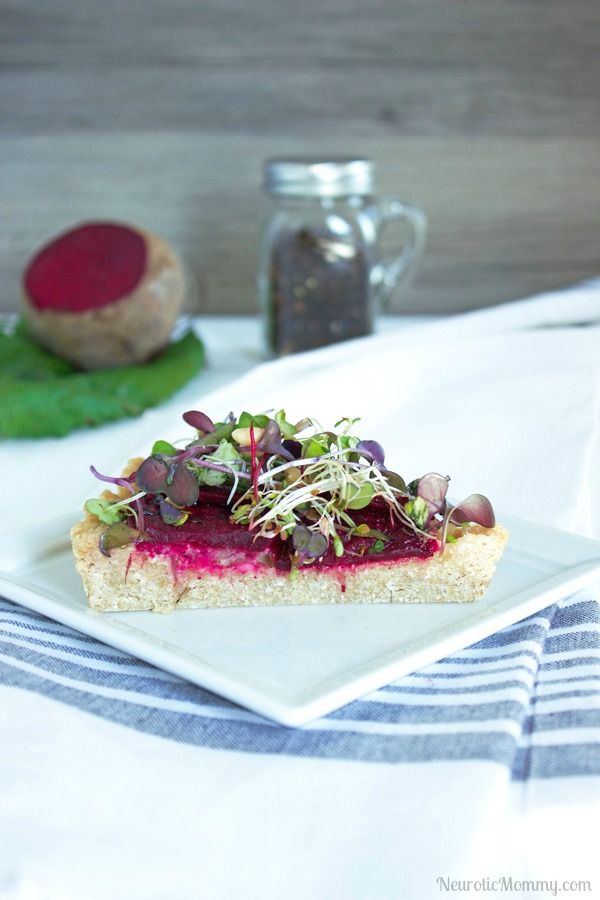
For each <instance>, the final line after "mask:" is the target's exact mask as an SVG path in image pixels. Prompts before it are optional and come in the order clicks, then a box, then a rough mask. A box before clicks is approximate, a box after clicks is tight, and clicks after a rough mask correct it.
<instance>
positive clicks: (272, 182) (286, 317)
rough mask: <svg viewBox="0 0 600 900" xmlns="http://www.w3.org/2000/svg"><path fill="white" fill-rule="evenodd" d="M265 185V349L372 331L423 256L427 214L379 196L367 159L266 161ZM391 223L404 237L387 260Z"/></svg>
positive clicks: (261, 272) (286, 349) (261, 285)
mask: <svg viewBox="0 0 600 900" xmlns="http://www.w3.org/2000/svg"><path fill="white" fill-rule="evenodd" d="M264 189H265V194H266V202H267V208H266V211H265V216H264V221H263V226H262V233H261V244H260V251H259V265H258V294H259V304H260V310H261V313H262V316H263V320H264V325H265V341H266V351H267V355H270V356H282V355H285V354H289V353H297V352H299V351H301V350H310V349H314V348H316V347H321V346H323V345H325V344H331V343H335V342H338V341H343V340H348V339H350V338H355V337H360V336H363V335H367V334H371V333H372V331H373V328H374V321H375V316H376V314H377V313H378V312H380V311H387V310H390V309H391V308H392V306H393V305H394V302H395V300H396V299H397V297H398V295H399V293H400V288H401V287H402V286H404V285H406V283H407V282H408V280H409V278H410V277H411V275H412V274H413V273H414V271H415V269H416V267H417V265H418V263H419V261H420V259H421V257H422V255H423V250H424V246H425V239H426V234H427V220H426V218H425V215H424V213H423V212H422V211H421V210H420V209H419V208H418V207H415V206H412V205H410V204H408V203H405V202H403V201H402V200H400V199H398V198H395V197H379V196H377V193H376V185H375V165H374V163H373V161H372V160H371V159H368V158H366V157H328V158H310V157H297V158H293V157H287V158H280V159H269V160H267V161H266V162H265V164H264ZM393 224H400V225H401V227H400V228H399V231H400V233H401V235H402V241H401V242H400V246H399V247H398V250H397V252H395V253H394V254H392V255H391V256H389V257H388V256H387V255H384V254H383V252H382V249H381V243H382V242H381V236H382V234H383V233H384V231H385V232H387V230H388V228H390V227H391V226H392V225H393ZM390 233H391V229H390Z"/></svg>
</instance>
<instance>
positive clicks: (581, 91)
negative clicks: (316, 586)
mask: <svg viewBox="0 0 600 900" xmlns="http://www.w3.org/2000/svg"><path fill="white" fill-rule="evenodd" d="M599 37H600V7H599V4H598V2H597V0H372V2H368V0H302V2H298V0H95V2H91V0H43V2H39V0H1V2H0V79H1V80H0V279H1V280H0V309H2V310H10V309H16V308H17V306H18V298H19V278H20V273H21V271H22V268H23V266H24V264H25V262H26V260H27V259H28V257H29V256H30V254H31V253H33V252H34V250H35V249H36V248H37V247H38V246H40V244H41V243H42V242H44V241H45V240H46V239H47V238H48V237H49V236H51V235H53V234H55V233H56V232H58V231H60V230H62V229H64V228H67V227H69V226H71V225H73V224H75V223H76V222H79V221H82V220H85V219H90V218H113V219H121V220H127V221H131V222H136V223H138V224H140V225H143V226H145V227H148V228H151V229H153V230H155V231H157V232H159V233H161V234H163V235H164V236H165V237H167V238H168V239H169V240H171V241H173V242H174V243H175V244H176V245H177V246H178V247H179V248H180V250H181V251H182V253H183V254H184V256H185V258H186V259H187V261H188V263H189V265H190V267H191V268H192V269H193V271H194V272H195V273H196V276H197V278H198V279H199V280H200V281H201V283H202V285H203V294H204V301H205V310H206V311H207V312H208V313H236V312H249V311H253V310H254V308H255V298H254V274H255V263H256V247H257V236H258V220H259V216H260V209H261V189H260V180H261V174H260V173H261V164H262V161H263V159H264V158H265V157H267V156H271V155H273V154H281V153H288V152H289V153H302V152H311V153H324V154H327V153H330V152H349V153H361V154H369V155H371V156H372V157H373V158H374V159H375V161H376V163H377V166H378V171H379V183H380V188H381V190H382V191H383V192H386V193H395V194H397V195H400V196H401V197H403V198H404V199H405V200H408V201H411V202H413V203H416V204H418V205H420V206H422V208H423V209H424V210H425V212H426V213H427V216H428V218H429V222H430V232H429V242H428V249H427V254H426V258H425V261H424V264H423V266H422V269H421V271H420V273H419V275H418V277H417V278H416V279H415V281H414V283H413V284H412V286H411V287H410V289H409V290H408V291H407V292H406V293H405V296H404V298H403V305H402V308H403V309H404V310H405V311H407V312H426V313H430V312H438V311H447V312H456V311H460V310H464V309H470V308H474V307H478V306H482V305H488V304H494V303H498V302H501V301H506V300H510V299H513V298H517V297H521V296H525V295H528V294H530V293H534V292H537V291H541V290H545V289H548V288H553V287H559V286H562V285H566V284H568V283H570V282H572V281H574V280H578V279H581V278H585V277H588V276H591V275H595V274H598V271H599V269H600V202H599V201H600V190H599V185H600V115H599V113H600V88H599V85H600V53H599Z"/></svg>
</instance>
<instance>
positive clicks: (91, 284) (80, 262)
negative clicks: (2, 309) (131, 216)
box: [24, 222, 147, 312]
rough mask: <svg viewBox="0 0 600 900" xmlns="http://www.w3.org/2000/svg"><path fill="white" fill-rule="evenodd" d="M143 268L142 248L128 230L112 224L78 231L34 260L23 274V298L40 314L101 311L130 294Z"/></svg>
mask: <svg viewBox="0 0 600 900" xmlns="http://www.w3.org/2000/svg"><path fill="white" fill-rule="evenodd" d="M146 262H147V249H146V242H145V240H144V238H143V236H142V235H141V234H139V233H138V232H137V231H134V230H133V229H132V228H129V227H127V226H126V225H118V224H115V223H111V222H93V223H89V224H86V225H80V226H78V227H77V228H74V229H72V230H71V231H67V232H66V233H65V234H63V235H61V236H60V237H58V238H56V239H55V240H54V241H52V242H51V243H49V244H47V245H46V246H45V247H43V248H42V249H41V250H40V252H39V253H38V254H37V255H36V256H35V257H34V258H33V260H32V261H31V262H30V264H29V266H28V268H27V270H26V272H25V278H24V287H25V292H26V294H27V296H28V297H29V300H30V301H31V303H32V304H33V305H34V306H35V307H36V308H37V309H40V310H57V311H60V312H85V311H86V310H91V309H100V308H101V307H103V306H107V305H109V304H111V303H114V302H116V301H117V300H120V299H121V298H122V297H126V296H127V295H128V294H131V293H132V291H134V290H135V288H136V287H137V286H138V284H139V283H140V281H141V280H142V278H143V276H144V272H145V269H146Z"/></svg>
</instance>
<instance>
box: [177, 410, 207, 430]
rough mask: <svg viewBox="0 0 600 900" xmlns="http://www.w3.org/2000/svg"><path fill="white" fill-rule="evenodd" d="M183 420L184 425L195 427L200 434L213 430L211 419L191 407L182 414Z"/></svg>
mask: <svg viewBox="0 0 600 900" xmlns="http://www.w3.org/2000/svg"><path fill="white" fill-rule="evenodd" d="M183 421H184V422H185V423H186V425H190V426H191V427H192V428H195V429H196V431H201V432H202V434H210V433H211V432H212V431H214V430H215V424H214V422H213V421H212V419H209V417H208V416H207V415H206V414H205V413H203V412H198V410H195V409H191V410H189V412H185V413H184V414H183Z"/></svg>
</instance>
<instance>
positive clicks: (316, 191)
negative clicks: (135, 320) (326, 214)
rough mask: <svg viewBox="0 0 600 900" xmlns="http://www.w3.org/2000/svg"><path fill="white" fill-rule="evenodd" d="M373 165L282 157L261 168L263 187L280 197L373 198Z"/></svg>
mask: <svg viewBox="0 0 600 900" xmlns="http://www.w3.org/2000/svg"><path fill="white" fill-rule="evenodd" d="M374 183H375V165H374V163H373V161H372V160H371V159H368V158H367V157H362V156H359V157H355V156H328V157H325V158H323V157H310V156H306V157H303V156H298V157H293V156H292V157H282V158H279V159H268V160H267V161H266V162H265V164H264V187H265V190H267V191H268V192H269V193H270V194H276V195H277V196H279V197H301V196H304V197H346V196H348V195H350V194H360V195H368V194H372V193H373V190H374Z"/></svg>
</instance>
